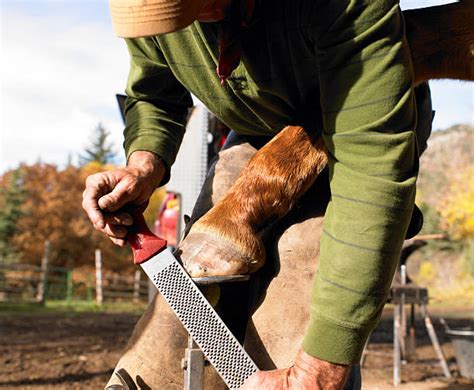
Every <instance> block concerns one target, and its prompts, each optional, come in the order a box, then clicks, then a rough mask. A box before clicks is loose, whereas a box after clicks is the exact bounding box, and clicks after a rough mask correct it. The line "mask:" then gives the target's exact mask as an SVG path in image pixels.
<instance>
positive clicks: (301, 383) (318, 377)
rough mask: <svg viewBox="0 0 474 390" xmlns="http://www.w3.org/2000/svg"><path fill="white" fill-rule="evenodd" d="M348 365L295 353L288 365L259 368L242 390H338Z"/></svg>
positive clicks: (342, 384) (343, 381)
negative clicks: (270, 369)
mask: <svg viewBox="0 0 474 390" xmlns="http://www.w3.org/2000/svg"><path fill="white" fill-rule="evenodd" d="M349 370H350V366H346V365H341V364H332V363H328V362H325V361H323V360H319V359H317V358H315V357H313V356H311V355H308V354H307V353H306V352H304V351H300V352H299V353H298V355H297V356H296V360H295V363H294V365H293V366H292V367H290V368H285V369H281V370H272V371H259V372H257V373H255V374H253V375H252V376H251V377H250V378H249V379H248V380H247V381H246V382H245V384H244V386H243V387H242V388H241V389H242V390H342V388H343V387H344V383H345V382H346V379H347V375H348V374H349Z"/></svg>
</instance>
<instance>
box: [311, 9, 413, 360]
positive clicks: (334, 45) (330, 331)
mask: <svg viewBox="0 0 474 390" xmlns="http://www.w3.org/2000/svg"><path fill="white" fill-rule="evenodd" d="M324 3H325V4H326V6H325V7H326V8H327V9H328V12H329V13H328V14H327V15H330V17H331V18H332V21H333V22H332V24H331V25H330V26H328V28H327V30H326V31H324V33H323V34H320V36H319V38H318V39H317V42H316V46H317V50H318V56H319V62H318V63H319V81H320V92H321V106H322V109H323V120H324V139H325V142H326V146H327V148H328V150H329V152H330V161H329V169H330V187H331V201H330V203H329V206H328V209H327V211H326V216H325V222H324V229H323V234H322V237H321V255H320V262H319V266H318V271H317V275H316V279H315V284H314V287H313V293H312V302H311V319H310V325H309V328H308V330H307V333H306V336H305V339H304V343H303V348H304V349H305V351H306V352H308V353H309V354H311V355H313V356H316V357H318V358H320V359H322V360H325V361H329V362H333V363H341V364H352V363H357V362H358V361H359V360H360V356H361V353H362V350H363V347H364V344H365V341H366V339H367V337H368V336H369V334H370V332H371V331H372V330H373V329H374V327H375V326H376V324H377V323H378V320H379V318H380V315H381V312H382V309H383V306H384V304H385V302H386V299H387V296H388V293H389V289H390V284H391V281H392V277H393V274H394V271H395V268H396V265H397V262H398V259H399V254H400V250H401V245H402V243H403V240H404V237H405V233H406V230H407V228H408V224H409V221H410V217H411V213H412V209H413V204H414V197H415V182H416V176H417V171H418V157H417V153H416V145H415V144H416V141H415V134H414V129H415V126H416V109H415V102H414V95H413V88H412V73H413V72H412V68H411V60H410V57H409V49H408V46H407V43H406V40H405V37H404V26H403V20H402V16H401V12H400V9H399V8H398V4H396V3H395V2H393V1H387V0H378V1H375V0H374V1H370V2H360V1H347V2H324ZM328 3H329V4H328ZM331 4H335V6H334V7H341V4H343V5H344V9H342V10H336V11H334V12H333V13H332V14H331V12H332V10H331V7H333V6H332V5H331ZM334 7H333V8H334ZM320 11H321V14H324V10H320ZM335 12H337V15H336V14H335ZM327 15H326V16H327ZM327 20H328V19H325V22H326V21H327Z"/></svg>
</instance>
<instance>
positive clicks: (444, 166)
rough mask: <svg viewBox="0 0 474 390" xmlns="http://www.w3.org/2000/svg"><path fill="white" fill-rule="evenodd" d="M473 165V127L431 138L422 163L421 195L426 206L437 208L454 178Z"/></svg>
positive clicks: (448, 131) (450, 129)
mask: <svg viewBox="0 0 474 390" xmlns="http://www.w3.org/2000/svg"><path fill="white" fill-rule="evenodd" d="M473 164H474V126H470V125H456V126H452V127H450V128H449V129H446V130H439V131H436V132H433V133H432V134H431V137H430V139H429V140H428V149H427V150H426V151H425V153H423V155H422V157H421V161H420V175H419V179H418V191H419V193H420V197H421V199H422V201H423V202H425V203H427V204H429V205H430V206H436V205H437V204H438V203H439V201H440V199H441V198H442V196H443V195H444V194H445V193H446V191H447V190H448V187H449V185H450V182H451V180H450V179H452V178H453V176H456V175H457V174H458V173H459V172H461V171H462V170H463V169H465V168H466V167H468V166H469V165H473Z"/></svg>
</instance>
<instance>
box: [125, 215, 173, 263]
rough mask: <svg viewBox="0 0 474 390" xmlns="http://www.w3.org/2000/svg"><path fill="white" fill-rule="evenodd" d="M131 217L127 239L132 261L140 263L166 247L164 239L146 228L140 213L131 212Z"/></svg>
mask: <svg viewBox="0 0 474 390" xmlns="http://www.w3.org/2000/svg"><path fill="white" fill-rule="evenodd" d="M132 217H133V225H132V226H131V227H130V228H129V229H128V234H127V241H128V242H129V243H130V246H131V247H132V252H133V262H134V263H135V264H142V263H144V262H145V261H147V260H150V259H151V258H152V257H153V256H155V255H157V254H158V253H160V252H161V251H162V250H164V249H166V240H164V239H162V238H161V237H158V236H157V235H155V234H153V233H152V232H151V231H150V229H148V226H147V224H146V222H145V218H144V217H143V214H142V213H140V212H135V213H132Z"/></svg>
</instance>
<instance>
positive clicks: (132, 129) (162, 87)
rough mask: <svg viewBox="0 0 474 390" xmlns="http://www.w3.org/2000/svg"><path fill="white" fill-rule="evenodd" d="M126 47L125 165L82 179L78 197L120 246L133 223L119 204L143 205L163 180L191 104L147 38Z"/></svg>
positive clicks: (180, 137)
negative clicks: (127, 58) (82, 192)
mask: <svg viewBox="0 0 474 390" xmlns="http://www.w3.org/2000/svg"><path fill="white" fill-rule="evenodd" d="M127 45H128V48H129V52H130V59H131V68H130V74H129V78H128V83H127V89H126V92H127V95H128V97H127V102H126V108H125V118H126V126H125V130H124V135H125V141H124V147H125V152H126V155H127V166H126V167H125V168H117V169H115V170H113V171H106V172H101V173H98V174H95V175H92V176H90V177H88V178H87V181H86V189H85V191H84V195H83V208H84V210H85V211H86V212H87V214H88V216H89V218H90V220H91V221H92V223H93V224H94V227H95V228H96V229H97V230H99V231H101V232H103V233H104V234H106V235H107V236H109V237H110V239H111V240H112V241H113V242H114V243H115V244H117V245H120V246H123V245H125V240H124V237H125V236H126V234H127V227H128V226H130V225H131V224H132V223H133V221H132V217H131V215H130V214H129V213H127V212H124V211H123V207H124V206H126V205H132V206H134V207H139V208H144V207H146V204H147V203H148V199H149V198H150V196H151V194H152V193H153V191H154V190H155V189H156V188H157V187H158V186H159V185H161V184H164V183H166V182H167V181H168V179H169V169H170V167H171V165H172V164H173V162H174V159H175V157H176V154H177V152H178V148H179V145H180V144H181V140H182V137H183V135H184V129H185V122H186V117H187V114H188V108H189V107H191V106H192V100H191V96H190V94H189V92H188V91H187V90H186V89H185V88H184V87H183V86H182V85H181V84H180V83H179V82H178V81H177V80H176V78H175V77H174V76H173V74H172V73H171V71H170V70H169V68H168V67H167V65H166V62H165V61H164V58H163V57H162V55H161V52H160V50H159V47H158V45H157V44H156V42H155V41H154V39H153V38H141V39H130V40H127Z"/></svg>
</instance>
